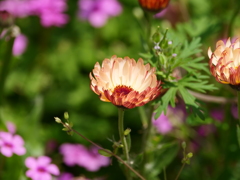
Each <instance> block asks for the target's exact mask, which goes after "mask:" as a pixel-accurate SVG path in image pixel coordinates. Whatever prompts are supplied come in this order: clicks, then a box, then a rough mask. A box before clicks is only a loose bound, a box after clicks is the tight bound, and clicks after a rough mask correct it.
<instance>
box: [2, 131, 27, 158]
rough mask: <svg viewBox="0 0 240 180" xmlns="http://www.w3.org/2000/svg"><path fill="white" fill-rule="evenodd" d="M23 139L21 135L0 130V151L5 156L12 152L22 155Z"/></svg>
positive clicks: (24, 150)
mask: <svg viewBox="0 0 240 180" xmlns="http://www.w3.org/2000/svg"><path fill="white" fill-rule="evenodd" d="M23 145H24V141H23V139H22V137H21V136H19V135H13V134H12V133H10V132H0V152H1V153H2V154H3V155H4V156H7V157H11V156H12V155H13V154H17V155H20V156H21V155H24V154H25V153H26V149H25V147H23Z"/></svg>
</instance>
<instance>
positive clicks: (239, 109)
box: [237, 91, 240, 123]
mask: <svg viewBox="0 0 240 180" xmlns="http://www.w3.org/2000/svg"><path fill="white" fill-rule="evenodd" d="M237 97H238V119H239V123H240V91H237Z"/></svg>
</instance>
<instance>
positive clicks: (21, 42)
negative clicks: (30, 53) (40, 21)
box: [12, 34, 28, 56]
mask: <svg viewBox="0 0 240 180" xmlns="http://www.w3.org/2000/svg"><path fill="white" fill-rule="evenodd" d="M27 44H28V39H27V37H26V36H25V35H23V34H20V35H18V36H17V37H16V38H15V40H14V44H13V49H12V53H13V55H14V56H20V55H21V54H23V53H24V52H25V50H26V48H27Z"/></svg>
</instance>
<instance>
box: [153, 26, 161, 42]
mask: <svg viewBox="0 0 240 180" xmlns="http://www.w3.org/2000/svg"><path fill="white" fill-rule="evenodd" d="M152 40H153V42H154V43H159V42H160V41H161V33H160V32H159V26H158V28H157V30H156V32H155V33H154V34H153V36H152Z"/></svg>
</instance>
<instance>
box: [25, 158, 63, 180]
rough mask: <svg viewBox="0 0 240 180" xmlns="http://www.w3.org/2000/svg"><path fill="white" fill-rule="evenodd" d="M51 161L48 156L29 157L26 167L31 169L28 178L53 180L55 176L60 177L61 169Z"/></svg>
mask: <svg viewBox="0 0 240 180" xmlns="http://www.w3.org/2000/svg"><path fill="white" fill-rule="evenodd" d="M50 162H51V159H50V158H49V157H47V156H40V157H38V158H34V157H28V158H27V159H26V160H25V165H26V166H27V167H28V168H29V170H28V171H27V172H26V176H27V177H29V178H31V179H32V180H51V179H52V176H51V174H53V175H59V174H60V172H59V169H58V167H57V166H56V165H55V164H50Z"/></svg>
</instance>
